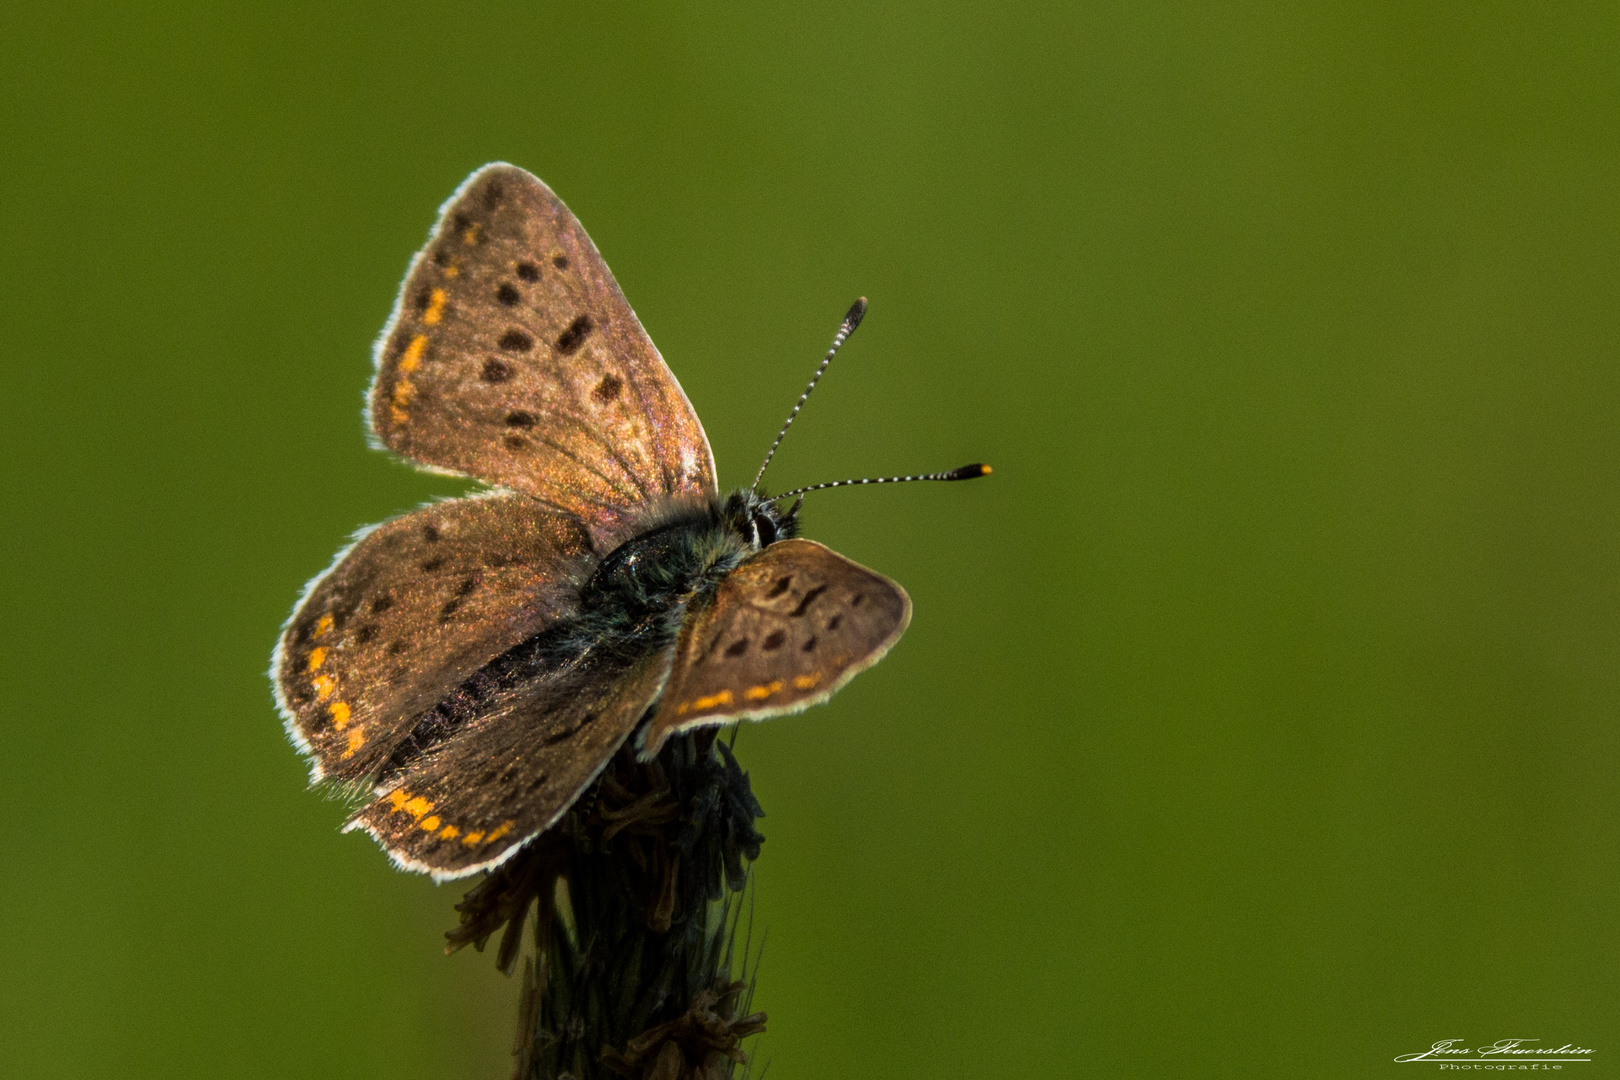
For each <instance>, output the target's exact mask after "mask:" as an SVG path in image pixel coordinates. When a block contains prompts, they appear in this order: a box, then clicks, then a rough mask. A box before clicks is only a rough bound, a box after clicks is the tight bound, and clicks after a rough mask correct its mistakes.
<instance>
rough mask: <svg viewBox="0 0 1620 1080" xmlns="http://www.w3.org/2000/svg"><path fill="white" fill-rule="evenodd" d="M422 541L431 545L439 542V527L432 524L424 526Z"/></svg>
mask: <svg viewBox="0 0 1620 1080" xmlns="http://www.w3.org/2000/svg"><path fill="white" fill-rule="evenodd" d="M422 539H424V540H426V541H427V542H428V543H430V544H437V543H438V542H439V527H438V526H437V525H435V524H433V523H432V522H429V523H428V524H426V525H423V526H422Z"/></svg>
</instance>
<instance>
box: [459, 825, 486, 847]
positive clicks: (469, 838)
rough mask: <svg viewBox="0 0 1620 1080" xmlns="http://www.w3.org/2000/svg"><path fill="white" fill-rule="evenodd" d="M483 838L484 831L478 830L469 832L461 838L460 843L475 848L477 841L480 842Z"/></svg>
mask: <svg viewBox="0 0 1620 1080" xmlns="http://www.w3.org/2000/svg"><path fill="white" fill-rule="evenodd" d="M483 838H484V831H483V830H482V829H479V830H478V831H477V832H470V833H468V834H467V835H466V836H463V837H462V838H461V842H462V843H463V844H465V845H466V846H467V847H476V846H477V845H478V841H480V840H482V839H483Z"/></svg>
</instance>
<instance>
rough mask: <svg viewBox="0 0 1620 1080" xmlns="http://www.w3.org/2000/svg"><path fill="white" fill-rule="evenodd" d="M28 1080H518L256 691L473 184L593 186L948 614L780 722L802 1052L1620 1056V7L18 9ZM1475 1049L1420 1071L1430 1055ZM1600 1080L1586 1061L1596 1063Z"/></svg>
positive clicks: (7, 784) (10, 476)
mask: <svg viewBox="0 0 1620 1080" xmlns="http://www.w3.org/2000/svg"><path fill="white" fill-rule="evenodd" d="M0 39H3V40H4V41H5V42H6V45H5V47H4V52H3V56H0V93H3V95H4V96H3V100H4V102H5V107H4V110H3V112H0V137H3V141H0V145H3V146H4V153H3V155H0V256H3V258H4V262H5V266H6V268H7V271H8V272H9V274H10V280H11V282H12V284H11V286H10V287H8V289H7V290H6V294H5V297H4V300H3V302H0V342H3V349H4V358H3V362H0V379H3V387H0V389H3V393H0V409H3V410H4V413H3V417H4V420H3V425H0V439H3V440H4V450H5V453H6V461H7V468H6V474H5V475H6V479H7V490H8V494H9V497H8V499H7V507H8V513H9V520H10V521H11V525H10V526H9V527H7V528H6V529H5V530H4V540H3V549H0V551H3V560H0V561H3V569H0V573H3V574H4V575H5V579H4V588H5V592H6V597H7V600H6V602H5V604H4V611H5V617H4V638H5V640H4V648H5V655H6V658H7V659H6V663H5V664H4V666H3V669H0V670H3V678H4V680H5V687H4V698H3V700H4V709H5V719H4V728H3V730H4V735H5V750H4V753H3V755H0V784H3V790H4V796H5V808H6V809H5V817H4V827H3V828H0V853H3V855H4V862H5V872H4V877H3V879H0V934H3V938H0V944H3V948H0V956H3V959H0V1072H3V1073H4V1074H5V1075H7V1076H18V1077H23V1076H27V1077H91V1076H120V1077H137V1076H239V1077H247V1076H265V1077H271V1076H287V1075H301V1074H302V1075H330V1076H338V1075H341V1076H346V1077H370V1076H376V1077H399V1076H442V1077H502V1076H504V1075H505V1074H506V1070H507V1068H508V1057H507V1054H508V1047H509V1045H510V1037H511V1036H510V1032H511V1028H512V1024H513V1017H514V1008H515V988H514V985H513V982H512V981H510V980H507V979H504V978H503V977H501V976H500V975H499V974H498V973H496V972H495V970H494V968H493V964H492V963H491V960H490V957H489V956H487V955H486V956H479V955H476V954H472V953H470V952H469V953H466V954H463V955H458V956H455V957H452V958H449V959H446V958H445V957H444V956H442V955H441V954H440V950H439V946H440V941H441V939H440V934H441V933H442V931H443V930H445V929H446V928H448V927H449V926H450V925H451V924H452V923H453V922H454V918H455V916H454V913H453V911H452V910H451V908H452V905H453V904H454V903H455V902H456V900H458V899H459V897H460V895H461V892H462V888H461V887H457V886H454V885H452V886H446V887H434V886H433V885H431V884H429V883H428V882H426V881H425V880H422V879H419V878H416V877H412V876H406V875H403V874H400V873H397V872H395V871H394V870H392V869H390V867H389V865H388V863H387V861H386V860H385V859H384V858H383V856H382V855H381V854H380V853H379V852H378V850H377V849H376V848H375V846H374V845H373V844H372V843H371V842H370V841H369V840H368V839H366V838H365V837H363V836H353V835H351V836H339V835H338V834H337V832H336V828H337V825H338V824H339V822H340V821H341V819H342V808H341V807H340V806H339V805H337V804H335V803H332V802H329V801H325V800H323V799H321V798H319V797H317V796H315V795H313V794H310V793H309V792H307V791H305V789H304V767H303V766H302V764H300V762H299V761H298V759H297V758H296V756H295V755H294V753H293V751H292V750H291V749H290V748H289V747H288V746H287V745H286V743H285V741H284V739H283V737H282V733H281V725H280V721H279V720H278V718H277V717H276V715H275V713H274V711H273V709H272V706H271V701H270V693H269V688H268V685H267V682H266V679H265V675H264V671H265V668H266V666H267V663H268V659H269V653H270V646H271V643H272V641H273V640H274V638H275V635H276V631H277V628H278V627H279V625H280V623H281V620H282V619H283V618H284V617H285V615H286V613H287V611H288V610H289V608H290V606H291V604H292V602H293V600H294V598H295V597H296V596H297V595H298V590H299V588H300V586H302V584H303V583H304V581H305V580H306V579H307V578H309V577H310V576H311V575H313V574H314V573H316V572H317V571H319V570H320V569H321V568H323V567H324V566H326V564H327V562H328V560H329V558H330V557H331V555H332V553H333V551H335V550H336V549H337V548H338V546H339V545H340V544H342V543H343V541H344V538H345V537H346V536H347V535H348V534H349V532H350V530H352V529H354V528H355V527H357V526H360V525H363V524H366V523H369V522H374V521H377V520H380V519H382V518H384V517H387V516H389V515H391V514H394V513H397V512H400V511H402V510H405V509H408V508H410V507H411V506H413V505H415V504H417V503H418V502H420V501H422V500H424V499H427V498H430V497H433V496H437V495H444V494H453V493H455V492H457V491H460V490H462V485H459V484H457V483H455V482H453V481H448V480H446V479H443V478H432V477H426V476H423V475H418V474H413V473H412V472H411V471H410V470H408V469H405V468H403V467H400V466H398V465H394V464H391V463H390V462H389V461H388V460H386V459H385V458H384V457H383V456H382V455H380V454H376V453H373V452H370V451H368V450H367V449H366V447H365V442H364V439H363V436H362V430H361V423H360V404H361V394H362V391H363V389H364V387H365V386H366V383H367V380H368V378H369V375H370V370H371V361H370V354H369V347H370V343H371V341H372V338H373V337H374V335H375V334H376V333H377V331H378V329H379V328H380V327H381V326H382V323H383V319H384V317H385V316H386V315H387V314H388V311H389V307H390V305H391V304H392V302H393V298H394V291H395V288H396V285H397V283H398V280H399V278H400V276H401V274H402V273H403V271H404V268H405V264H406V260H407V259H408V257H409V256H410V254H411V253H412V252H413V251H415V250H416V248H417V247H418V246H419V245H420V243H421V242H422V240H423V238H424V236H425V234H426V230H427V228H428V226H429V225H430V224H431V222H432V220H433V216H434V211H435V208H436V207H437V206H438V205H439V203H440V202H441V200H443V199H444V198H445V197H446V196H448V195H449V193H450V192H451V191H452V190H453V189H454V188H455V186H456V185H457V184H458V183H459V182H460V181H461V179H462V178H463V177H464V176H465V175H466V174H467V173H468V172H469V171H470V170H472V169H473V168H474V167H476V166H477V165H479V164H481V163H483V162H485V161H488V160H492V159H506V160H509V161H513V162H516V163H518V164H521V165H523V166H525V167H527V168H529V169H531V170H533V171H534V172H536V173H538V174H539V175H540V176H542V177H544V178H545V179H546V180H547V181H548V182H549V183H550V184H551V185H552V186H553V187H555V189H556V190H557V191H558V192H559V193H560V194H561V195H562V196H563V198H565V199H566V200H567V201H568V202H569V203H570V205H571V206H572V207H573V209H574V210H575V212H576V213H577V214H578V215H579V217H580V218H581V219H582V220H583V221H584V223H585V225H586V227H587V228H588V229H589V230H590V232H591V234H592V236H593V237H594V238H595V240H596V242H597V244H598V245H599V246H600V247H601V249H602V250H603V251H604V252H605V254H606V256H607V258H608V260H609V262H610V263H611V265H612V267H613V269H614V271H615V272H616V274H617V275H618V278H619V281H620V283H621V284H622V285H623V287H624V290H625V292H626V294H627V295H628V296H629V297H630V299H631V301H632V303H633V304H634V305H635V307H636V309H637V311H638V312H639V313H640V315H641V317H642V319H643V321H644V322H645V324H646V326H647V328H648V330H649V331H650V332H651V334H652V336H653V338H654V340H656V341H657V343H658V344H659V346H660V347H661V349H662V350H663V353H664V355H665V357H666V358H667V359H668V360H669V361H670V364H671V366H672V367H673V368H674V370H675V371H676V373H677V374H678V375H679V377H680V379H681V381H682V383H683V384H684V386H685V388H686V390H687V393H688V394H689V395H690V397H691V398H692V400H693V402H694V403H695V405H696V406H697V409H698V411H699V413H700V414H701V416H702V418H703V421H704V423H705V425H706V426H707V428H708V431H709V435H710V438H711V440H712V441H713V444H714V449H715V453H716V456H717V458H718V460H719V462H720V466H721V473H722V481H723V482H724V483H727V484H735V483H742V482H746V481H747V479H748V478H749V477H750V476H751V475H752V470H753V468H754V466H755V464H756V462H757V461H758V459H759V455H760V454H761V453H762V452H763V450H764V449H765V446H766V444H767V443H768V442H769V440H770V438H771V436H772V434H773V433H774V432H775V429H776V427H777V425H778V424H779V423H780V422H781V418H782V416H783V415H784V413H785V412H786V410H787V408H788V406H789V405H790V404H791V403H792V400H793V397H794V395H796V394H797V393H798V391H799V389H800V387H801V386H802V384H803V381H804V379H805V377H806V376H807V375H808V374H809V373H810V370H811V368H812V367H813V365H814V363H815V361H816V359H817V357H818V356H819V355H820V354H821V352H822V350H824V349H825V347H826V344H827V341H828V339H829V337H830V335H831V334H832V331H833V329H834V327H835V325H836V323H837V320H838V318H839V317H840V316H841V315H842V313H843V311H844V309H845V307H846V306H847V305H848V303H849V301H850V300H851V299H852V298H853V297H855V296H856V295H859V294H865V295H867V296H869V297H871V299H872V311H871V314H870V316H869V317H868V319H867V321H866V323H865V326H864V327H863V329H862V330H861V332H860V334H859V335H858V336H857V337H856V338H855V339H854V341H853V343H852V344H851V346H850V348H849V349H848V350H847V351H846V352H845V354H844V356H843V357H842V358H841V359H840V361H839V363H838V365H836V367H835V368H834V370H833V371H832V372H831V375H830V377H829V378H828V379H827V381H826V382H825V383H824V384H823V389H822V390H821V391H819V392H818V395H817V399H816V401H815V402H814V403H813V405H812V406H811V408H810V409H809V410H808V411H807V412H806V414H805V416H804V419H803V422H802V423H801V424H800V425H799V426H798V427H797V428H796V430H795V432H794V435H793V437H792V439H791V440H789V441H788V442H787V444H786V446H785V448H784V451H783V453H782V455H781V456H780V457H779V458H778V459H777V464H776V465H775V466H773V482H774V484H775V485H776V486H778V487H779V488H780V487H782V486H786V485H788V484H798V483H808V482H812V481H817V480H823V479H830V478H834V477H841V476H847V475H861V474H871V473H874V472H875V473H887V472H891V471H892V472H908V471H915V470H922V469H930V468H941V467H949V466H955V465H958V464H961V463H962V462H965V461H974V460H981V459H982V460H987V461H990V462H992V463H993V464H994V465H995V466H996V474H995V476H994V477H993V478H991V479H989V480H986V481H982V482H980V483H978V484H975V485H963V486H959V487H937V486H933V485H913V486H910V487H906V488H890V489H868V490H863V491H855V492H838V493H828V494H826V495H823V496H821V497H819V498H815V499H813V500H812V501H811V502H810V504H809V508H808V513H807V519H808V531H809V533H810V535H812V536H814V537H816V538H818V539H820V540H823V541H825V542H827V543H829V544H830V545H831V546H833V547H834V548H835V549H837V550H839V551H842V552H844V553H846V554H848V555H850V556H851V557H853V558H856V559H858V560H860V561H862V562H864V563H867V564H869V565H871V566H873V567H875V568H878V569H880V570H882V571H883V572H885V573H887V574H889V575H891V576H893V577H894V578H896V579H897V580H899V581H900V582H902V583H903V584H904V585H905V586H906V587H907V588H908V589H909V590H910V592H911V594H912V597H913V598H914V600H915V602H916V618H915V621H914V623H913V625H912V628H911V631H910V633H909V634H908V636H907V637H906V639H905V640H904V641H903V642H902V643H901V645H900V646H899V647H898V648H897V649H896V650H895V651H894V653H893V654H892V655H891V656H890V658H889V659H888V660H887V661H886V662H885V663H884V664H882V665H881V666H880V667H878V668H876V669H874V670H873V671H872V672H870V673H869V674H867V675H866V676H864V677H862V678H861V679H859V680H857V681H856V682H855V683H854V684H852V685H851V686H850V687H849V689H847V690H846V691H844V692H843V693H842V694H841V695H840V696H839V697H838V698H837V699H836V701H835V702H834V703H833V704H832V705H831V706H830V707H826V708H822V709H819V710H816V711H815V712H813V713H810V714H807V715H805V716H803V717H800V718H797V719H794V720H791V721H782V722H777V723H774V724H770V725H765V726H762V727H757V728H750V729H748V730H747V731H745V732H743V735H742V738H741V741H740V743H739V750H740V753H741V756H742V758H743V761H744V764H745V765H746V767H748V768H749V769H750V770H751V771H752V774H753V777H754V781H755V784H756V788H757V791H758V792H759V795H760V797H761V799H762V800H763V802H764V805H765V807H766V809H767V811H768V813H769V816H768V817H767V818H766V820H765V822H764V823H763V825H764V830H765V833H766V835H767V837H768V840H767V843H766V845H765V849H764V855H763V857H762V859H761V861H760V862H759V863H758V864H757V871H758V876H757V881H758V905H759V906H758V913H759V919H760V920H761V922H763V923H764V924H767V925H768V926H769V934H770V938H769V943H768V945H767V947H766V951H765V956H764V966H763V969H762V975H761V984H760V985H761V990H760V998H759V1000H760V1004H761V1005H762V1006H763V1007H764V1008H766V1009H767V1010H768V1011H769V1013H770V1017H771V1020H770V1030H769V1032H768V1034H767V1035H765V1036H764V1037H763V1039H762V1040H761V1041H760V1042H759V1043H758V1049H759V1051H760V1053H761V1055H762V1058H764V1059H768V1060H769V1061H770V1063H771V1065H770V1075H771V1076H772V1077H779V1078H781V1080H797V1078H818V1080H820V1078H841V1077H848V1078H855V1077H860V1078H869V1077H991V1076H994V1077H1023V1076H1040V1075H1053V1076H1057V1075H1075V1074H1082V1073H1084V1074H1087V1075H1098V1076H1122V1077H1134V1076H1244V1077H1270V1076H1277V1077H1296V1076H1335V1077H1338V1076H1343V1077H1365V1076H1383V1075H1386V1074H1395V1075H1398V1074H1400V1073H1401V1071H1402V1070H1405V1069H1408V1068H1414V1067H1412V1066H1398V1065H1395V1064H1393V1063H1392V1061H1391V1059H1392V1058H1393V1057H1394V1056H1395V1055H1397V1054H1400V1053H1408V1052H1413V1051H1417V1050H1420V1049H1422V1048H1424V1047H1427V1046H1428V1045H1429V1044H1430V1043H1432V1042H1434V1041H1435V1040H1437V1039H1442V1038H1453V1037H1461V1038H1463V1039H1465V1040H1466V1041H1467V1042H1468V1043H1469V1044H1471V1045H1479V1044H1483V1043H1488V1042H1494V1041H1495V1040H1497V1039H1500V1038H1508V1037H1523V1038H1538V1039H1543V1040H1549V1041H1550V1042H1551V1043H1552V1044H1553V1045H1557V1044H1558V1043H1562V1042H1565V1041H1571V1042H1576V1043H1579V1044H1581V1045H1584V1046H1588V1047H1592V1048H1594V1049H1595V1051H1596V1054H1595V1062H1594V1063H1593V1064H1591V1065H1579V1066H1573V1067H1574V1068H1579V1069H1582V1070H1584V1071H1585V1072H1586V1073H1588V1074H1603V1075H1613V1073H1612V1072H1610V1070H1609V1066H1608V1065H1606V1064H1605V1062H1606V1061H1613V1060H1614V1058H1615V1057H1616V1056H1620V1022H1617V1019H1616V1018H1617V1016H1620V1010H1617V1008H1616V1006H1617V1004H1620V985H1617V984H1620V976H1617V973H1620V936H1617V933H1616V917H1615V916H1616V911H1617V903H1620V854H1617V852H1620V829H1617V820H1620V819H1617V813H1616V811H1617V809H1620V806H1617V804H1620V785H1617V783H1616V769H1615V764H1616V757H1617V751H1620V737H1617V725H1616V712H1617V708H1620V663H1617V661H1620V615H1617V601H1620V423H1617V413H1620V364H1617V362H1616V360H1617V346H1620V303H1617V290H1620V79H1617V71H1620V9H1617V8H1616V7H1615V6H1614V5H1613V4H1612V3H1603V4H1590V5H1573V4H1572V5H1557V6H1556V7H1555V6H1551V5H1548V6H1540V5H1526V4H1505V3H1499V4H1487V3H1454V4H1412V3H1406V2H1400V3H1385V4H1381V5H1367V6H1362V5H1323V4H1311V5H1275V4H1255V3H1251V4H1238V5H1215V4H1196V3H1168V4H1167V3H1152V4H1144V3H1114V4H1101V3H1089V4H1064V5H1052V6H1048V7H1037V6H1009V5H1001V4H990V3H979V4H960V3H958V4H951V3H938V2H934V3H913V4H909V5H893V4H876V5H873V4H855V5H822V6H817V5H808V6H807V5H788V4H775V5H731V6H727V5H716V4H682V5H652V4H617V5H600V4H591V5H586V4H581V5H574V6H567V7H554V6H543V5H532V4H521V5H520V4H501V5H494V4H491V5H469V6H464V7H458V8H439V7H432V6H425V5H415V4H405V3H388V4H370V5H352V6H348V7H346V8H344V9H343V10H341V11H334V10H332V9H330V8H329V7H327V6H324V5H323V6H310V7H297V6H292V5H285V4H271V5H259V6H254V7H251V8H249V7H248V6H247V5H242V6H241V7H240V8H236V7H234V6H233V7H232V8H231V9H229V10H226V9H225V8H224V7H223V6H221V5H215V4H202V3H198V4H193V5H190V6H183V5H178V4H176V5H157V4H143V5H127V4H126V5H119V4H96V5H73V4H65V3H64V4H51V5H23V4H18V5H14V6H12V5H8V6H7V7H6V8H5V10H4V12H3V13H0ZM1433 1067H1434V1066H1432V1065H1431V1066H1415V1068H1422V1069H1432V1068H1433ZM1566 1067H1571V1066H1566Z"/></svg>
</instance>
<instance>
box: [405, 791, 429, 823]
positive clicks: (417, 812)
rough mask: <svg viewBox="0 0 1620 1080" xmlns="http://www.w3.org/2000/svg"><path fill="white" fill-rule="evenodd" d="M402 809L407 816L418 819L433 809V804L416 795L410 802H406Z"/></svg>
mask: <svg viewBox="0 0 1620 1080" xmlns="http://www.w3.org/2000/svg"><path fill="white" fill-rule="evenodd" d="M404 809H405V812H406V813H407V814H410V815H411V817H414V818H419V817H421V816H422V815H423V814H425V813H427V812H428V811H429V810H431V809H433V804H432V803H430V802H428V801H427V800H426V799H424V798H422V796H420V795H418V796H417V797H416V798H414V799H412V800H411V801H410V802H407V803H406V804H405V807H404Z"/></svg>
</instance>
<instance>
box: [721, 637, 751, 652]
mask: <svg viewBox="0 0 1620 1080" xmlns="http://www.w3.org/2000/svg"><path fill="white" fill-rule="evenodd" d="M747 651H748V639H747V638H738V639H737V640H736V641H733V642H732V643H731V644H730V645H727V646H726V655H727V656H741V655H742V654H743V653H745V652H747Z"/></svg>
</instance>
